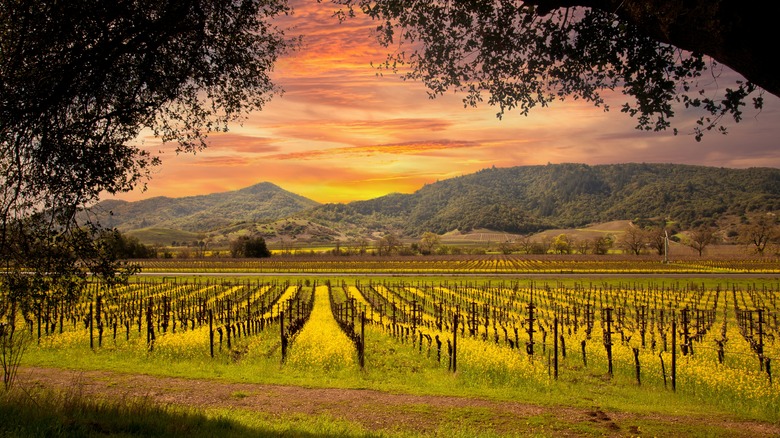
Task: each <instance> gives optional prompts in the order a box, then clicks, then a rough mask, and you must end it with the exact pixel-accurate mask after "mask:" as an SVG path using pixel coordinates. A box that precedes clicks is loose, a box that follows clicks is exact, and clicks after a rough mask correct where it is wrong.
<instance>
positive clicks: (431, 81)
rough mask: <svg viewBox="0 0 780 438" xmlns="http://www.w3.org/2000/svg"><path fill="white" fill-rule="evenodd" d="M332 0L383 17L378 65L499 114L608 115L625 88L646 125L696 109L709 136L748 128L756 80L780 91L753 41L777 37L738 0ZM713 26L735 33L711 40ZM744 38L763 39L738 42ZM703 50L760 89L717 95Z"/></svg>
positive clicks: (735, 88) (663, 125) (699, 130)
mask: <svg viewBox="0 0 780 438" xmlns="http://www.w3.org/2000/svg"><path fill="white" fill-rule="evenodd" d="M332 1H333V2H334V3H336V4H339V5H342V6H343V7H344V9H342V10H340V11H339V14H340V15H341V16H342V17H347V16H352V15H354V14H355V13H356V11H360V12H362V13H364V14H366V15H368V16H370V17H371V18H373V19H374V20H376V21H378V22H379V25H378V26H377V32H376V33H377V36H378V40H379V42H380V43H381V44H383V45H385V46H386V47H388V48H392V53H391V54H390V55H388V57H387V59H386V60H385V61H384V62H383V63H382V64H381V65H380V66H379V68H380V69H383V70H388V71H392V72H401V73H402V75H403V78H404V79H410V80H420V81H422V82H423V83H424V84H425V85H426V86H427V87H428V89H429V93H430V95H431V97H435V96H439V95H442V94H444V93H445V92H446V91H448V90H455V91H459V92H463V93H465V97H464V98H463V101H464V104H465V105H470V106H475V105H477V104H479V103H481V102H483V101H484V100H487V102H488V103H489V104H490V105H495V106H497V107H498V108H499V112H498V115H499V117H500V116H502V115H503V114H504V113H505V112H506V111H512V110H517V111H519V112H520V114H523V115H525V114H527V113H528V112H529V111H530V110H531V109H533V108H534V107H536V106H542V107H544V106H547V105H549V104H550V103H551V102H553V101H554V100H556V99H561V100H563V99H565V98H573V99H584V100H586V101H589V102H591V103H593V104H594V105H596V106H603V107H604V108H605V109H608V108H609V107H608V105H607V104H606V102H605V99H604V95H605V93H607V92H611V91H620V92H622V93H623V94H624V95H625V96H626V102H625V103H624V104H623V105H622V107H621V111H622V112H624V113H627V114H629V115H630V116H632V117H635V118H636V120H637V125H636V128H637V129H641V130H655V131H660V130H665V129H667V128H669V127H670V126H671V119H672V118H673V117H674V116H675V113H676V111H678V110H680V109H682V108H683V107H685V108H689V107H695V108H698V109H699V110H700V111H701V112H702V114H703V115H702V116H701V117H700V118H699V120H698V121H697V123H696V125H694V126H693V127H691V128H688V129H692V131H693V132H695V134H696V139H697V140H700V139H701V137H702V135H703V134H704V132H706V131H708V130H711V129H719V130H721V131H723V132H725V128H724V127H723V125H722V124H721V121H722V119H723V117H726V116H728V117H731V118H733V120H735V121H737V122H738V121H740V120H741V119H742V111H743V107H744V106H745V105H747V104H750V105H752V106H753V107H755V108H761V107H762V105H763V98H762V96H761V92H757V87H756V85H755V84H754V83H758V84H759V85H763V86H764V87H766V88H767V89H768V90H770V92H772V93H775V94H777V93H778V92H780V86H778V85H777V81H776V79H775V78H774V77H773V75H772V74H770V72H771V71H774V67H771V66H770V63H768V62H766V61H765V60H764V58H767V56H766V54H764V55H759V53H760V52H758V51H757V50H756V47H755V46H757V45H758V44H764V42H763V41H761V40H760V38H756V36H757V35H756V34H759V33H760V35H764V36H766V39H765V40H764V41H769V40H771V38H772V37H771V36H770V32H769V30H768V29H761V27H760V25H759V26H755V27H754V26H752V25H751V24H749V23H750V22H751V21H752V20H753V19H754V18H753V17H754V15H755V14H753V13H752V11H750V9H749V8H739V7H736V6H735V4H734V3H735V2H733V1H726V2H718V4H717V5H713V4H711V2H706V3H704V2H703V3H704V4H699V2H680V1H671V0H669V1H661V2H653V3H652V4H650V3H646V2H625V1H610V0H607V1H578V2H571V1H545V0H535V1H533V0H532V1H525V2H521V1H517V0H499V1H484V0H467V1H453V0H445V1H440V2H404V1H399V0H332ZM691 4H694V6H691ZM689 9H690V10H689ZM742 9H744V10H745V12H751V15H750V18H748V17H746V16H744V15H739V14H738V13H739V12H740V11H741V10H742ZM689 17H696V18H699V19H700V21H694V20H693V19H691V18H689ZM762 23H764V24H769V23H767V22H766V21H762ZM695 26H698V27H695ZM688 27H691V29H688ZM721 27H724V28H726V30H720V28H721ZM713 29H718V30H720V31H719V32H718V36H720V35H721V34H726V31H728V34H726V35H724V36H723V37H722V38H719V39H715V38H712V37H710V38H709V39H708V38H707V37H709V36H710V35H712V34H713V33H714V32H713ZM697 31H698V32H699V33H701V34H703V35H701V36H699V35H697V34H696V33H697ZM740 31H741V32H740ZM704 35H706V36H704ZM744 35H749V36H750V37H751V38H754V39H755V40H754V39H750V40H748V41H742V40H738V39H737V37H742V36H744ZM760 35H758V36H760ZM713 36H714V35H713ZM683 49H685V50H683ZM748 52H749V53H750V54H753V55H756V56H752V57H748V56H746V53H748ZM705 54H708V55H710V56H712V57H715V58H716V59H723V61H721V62H724V63H728V65H730V66H732V68H735V69H736V70H737V71H742V72H743V74H749V75H750V76H749V77H750V78H752V80H753V81H754V82H750V81H744V80H737V81H734V82H729V81H727V80H726V78H723V79H720V81H723V82H725V83H727V84H728V86H726V87H723V86H722V85H720V84H719V85H720V86H719V89H720V90H722V93H723V94H718V93H717V92H716V93H714V94H713V93H711V91H712V90H709V89H707V84H710V83H711V82H712V76H716V77H717V76H719V73H720V71H721V68H720V67H719V66H718V65H717V62H716V61H714V60H713V59H712V58H710V57H706V56H705ZM745 58H748V59H745ZM755 65H760V66H762V67H764V70H765V71H762V70H761V68H756V67H755ZM749 98H752V100H749ZM675 132H677V130H676V129H675Z"/></svg>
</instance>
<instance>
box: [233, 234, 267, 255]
mask: <svg viewBox="0 0 780 438" xmlns="http://www.w3.org/2000/svg"><path fill="white" fill-rule="evenodd" d="M230 255H231V256H232V257H238V258H243V257H247V258H264V257H271V251H269V250H268V246H267V245H266V243H265V239H263V238H262V237H260V236H255V237H249V236H240V237H238V238H237V239H235V240H233V241H232V242H230Z"/></svg>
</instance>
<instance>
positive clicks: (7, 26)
mask: <svg viewBox="0 0 780 438" xmlns="http://www.w3.org/2000/svg"><path fill="white" fill-rule="evenodd" d="M287 11H288V7H287V4H286V2H285V1H284V0H228V1H223V0H196V1H190V2H179V1H172V0H155V1H150V0H133V1H129V0H116V1H113V2H98V1H94V0H69V1H56V2H55V1H34V0H9V1H4V2H2V3H0V211H1V212H2V216H1V217H0V257H2V264H3V266H2V268H3V273H2V277H0V288H1V290H0V301H2V302H1V303H0V304H2V306H0V313H2V314H1V315H0V316H2V317H3V320H4V321H5V322H6V323H10V324H13V321H15V318H16V316H17V313H16V312H21V313H22V314H23V315H24V316H25V317H28V316H29V312H34V311H35V306H36V305H37V306H39V307H40V306H41V303H42V300H44V299H47V300H55V304H56V300H57V299H58V297H59V296H69V295H70V294H76V293H78V291H79V284H80V282H81V281H83V279H84V278H85V275H86V273H87V272H89V273H92V274H95V275H102V276H104V277H105V279H107V280H111V281H114V280H117V279H120V278H121V277H117V276H116V275H115V273H116V272H117V270H122V268H125V267H126V266H123V265H122V264H121V263H120V262H117V260H116V256H117V254H116V253H115V252H113V250H114V249H116V248H115V247H112V244H111V243H110V239H105V238H104V237H106V236H105V235H104V234H103V232H102V231H101V227H100V225H99V224H98V223H97V222H95V221H93V220H92V218H90V217H87V218H86V219H83V221H81V222H79V221H77V217H78V216H77V215H78V213H79V211H80V210H82V209H83V208H84V207H85V206H88V205H90V204H92V203H94V202H95V201H96V200H97V199H98V197H99V196H100V195H101V194H102V193H111V194H114V193H120V192H123V191H127V190H130V189H132V188H133V187H135V186H136V185H138V184H139V183H141V182H142V181H143V179H144V177H146V176H147V175H148V172H149V171H150V169H151V168H152V167H153V166H154V165H155V164H157V162H158V160H157V158H155V157H154V156H152V155H151V154H150V153H149V152H148V151H147V150H145V149H143V148H142V145H140V144H138V143H137V141H136V139H137V138H139V136H140V135H141V134H142V133H143V134H145V135H146V134H152V135H155V136H157V137H159V138H160V139H162V140H163V141H165V142H175V143H176V144H177V149H178V150H179V151H194V150H197V149H198V148H200V147H202V146H203V145H204V144H205V138H206V136H207V135H208V134H209V133H210V132H214V131H221V130H225V129H226V128H227V124H228V123H229V122H231V121H235V120H238V119H240V118H241V117H242V116H243V115H244V114H246V112H248V111H252V110H257V109H260V108H261V107H262V106H263V105H264V104H265V103H266V102H267V101H268V99H269V98H270V97H271V96H272V95H273V94H275V93H276V92H277V89H276V87H275V86H274V85H273V83H272V82H271V80H270V76H269V74H270V71H271V68H272V66H273V64H274V62H275V61H276V59H277V58H278V57H279V56H280V55H281V54H282V53H284V52H285V51H286V50H287V49H288V47H290V42H289V41H288V40H287V39H286V38H285V37H284V34H283V32H282V31H281V30H279V29H277V28H276V27H274V26H273V25H272V24H271V21H270V20H271V19H272V18H273V17H276V16H278V15H280V14H284V13H286V12H287ZM114 243H115V242H114ZM131 271H132V269H130V270H124V272H125V274H126V273H128V272H131ZM3 333H13V331H4V332H3Z"/></svg>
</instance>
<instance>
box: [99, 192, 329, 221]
mask: <svg viewBox="0 0 780 438" xmlns="http://www.w3.org/2000/svg"><path fill="white" fill-rule="evenodd" d="M317 205H319V204H318V203H317V202H315V201H312V200H311V199H307V198H304V197H303V196H300V195H296V194H294V193H291V192H288V191H286V190H283V189H282V188H280V187H278V186H276V185H274V184H271V183H268V182H264V183H259V184H255V185H253V186H250V187H246V188H243V189H241V190H235V191H231V192H223V193H214V194H210V195H201V196H188V197H183V198H168V197H155V198H150V199H145V200H142V201H136V202H127V201H120V200H106V201H103V202H101V203H99V204H97V205H96V206H95V207H93V208H92V211H91V214H94V215H96V216H97V218H98V219H99V221H100V222H101V223H102V224H103V225H104V226H108V227H116V228H118V229H119V230H121V231H129V230H135V229H141V228H165V229H175V230H182V231H192V232H207V231H212V230H218V229H221V228H226V227H229V226H231V225H233V224H235V223H237V222H252V223H254V222H268V221H275V220H278V219H283V218H286V217H288V216H291V215H293V214H295V213H298V212H300V211H303V210H307V209H310V208H312V207H315V206H317Z"/></svg>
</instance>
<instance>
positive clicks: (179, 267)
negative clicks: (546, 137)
mask: <svg viewBox="0 0 780 438" xmlns="http://www.w3.org/2000/svg"><path fill="white" fill-rule="evenodd" d="M136 263H138V264H139V266H140V267H141V268H142V270H143V272H147V273H190V272H199V273H286V274H320V273H324V274H534V273H535V274H562V273H563V274H594V273H599V274H697V273H718V274H738V273H751V274H777V273H780V259H778V258H776V257H760V258H758V257H724V258H708V259H702V258H696V257H681V258H678V259H676V260H671V261H669V262H668V263H663V262H662V261H661V260H660V259H659V258H658V257H657V256H656V257H653V256H619V255H616V256H592V255H588V256H585V255H571V256H555V255H544V256H526V255H486V256H474V255H469V256H441V257H439V256H436V257H414V256H393V257H379V256H373V257H369V256H364V257H344V256H287V257H273V258H270V259H191V260H187V259H182V260H179V259H152V260H138V261H136Z"/></svg>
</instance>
